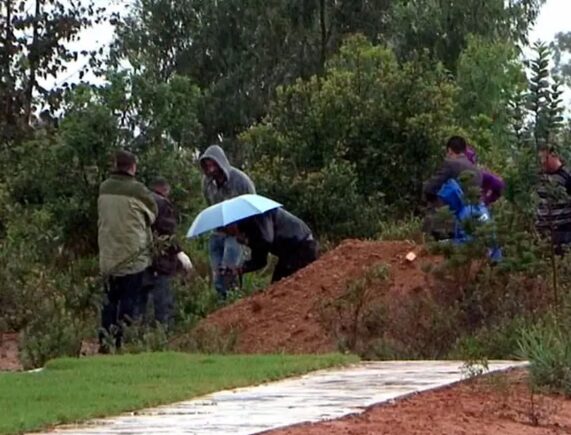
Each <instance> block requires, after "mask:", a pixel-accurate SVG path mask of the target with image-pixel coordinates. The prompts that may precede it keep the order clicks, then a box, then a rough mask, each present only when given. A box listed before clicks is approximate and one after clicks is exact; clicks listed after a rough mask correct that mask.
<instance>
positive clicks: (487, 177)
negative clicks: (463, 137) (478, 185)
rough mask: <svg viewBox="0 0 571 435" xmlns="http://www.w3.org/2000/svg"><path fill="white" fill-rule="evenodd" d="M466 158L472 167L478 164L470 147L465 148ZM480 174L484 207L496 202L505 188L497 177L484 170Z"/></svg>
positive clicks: (476, 157) (502, 181)
mask: <svg viewBox="0 0 571 435" xmlns="http://www.w3.org/2000/svg"><path fill="white" fill-rule="evenodd" d="M466 158H467V159H468V160H470V161H471V162H472V163H473V164H474V165H476V164H478V156H477V154H476V151H475V150H474V148H472V147H471V146H468V147H467V148H466ZM481 174H482V201H483V202H484V204H485V205H486V206H489V205H490V204H492V203H494V202H496V201H497V200H498V199H499V198H500V196H502V193H503V191H504V189H505V187H506V183H505V182H504V180H503V179H502V177H500V176H499V175H496V174H494V173H493V172H490V171H488V170H485V169H481Z"/></svg>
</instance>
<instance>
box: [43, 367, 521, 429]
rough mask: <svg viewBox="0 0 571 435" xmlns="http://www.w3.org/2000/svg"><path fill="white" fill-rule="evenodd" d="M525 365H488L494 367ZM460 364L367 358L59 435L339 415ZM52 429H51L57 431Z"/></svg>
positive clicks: (255, 424) (451, 375)
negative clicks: (370, 360)
mask: <svg viewBox="0 0 571 435" xmlns="http://www.w3.org/2000/svg"><path fill="white" fill-rule="evenodd" d="M522 365H525V363H519V362H514V361H494V362H490V364H489V370H490V371H497V370H504V369H507V368H511V367H517V366H522ZM462 367H463V364H462V363H461V362H457V361H389V362H363V363H359V364H356V365H354V366H351V367H347V368H342V369H333V370H322V371H319V372H314V373H310V374H307V375H305V376H302V377H298V378H293V379H286V380H283V381H279V382H273V383H270V384H265V385H260V386H257V387H249V388H240V389H236V390H231V391H221V392H218V393H214V394H210V395H208V396H203V397H201V398H197V399H194V400H189V401H185V402H179V403H174V404H171V405H165V406H161V407H158V408H152V409H145V410H141V411H137V412H136V413H129V414H125V415H121V416H118V417H113V418H108V419H103V420H94V421H90V422H87V423H85V424H83V425H80V426H74V427H62V428H59V429H57V430H56V431H54V432H55V433H61V434H77V435H87V434H93V435H95V434H112V435H114V434H170V435H175V434H204V435H210V434H233V435H239V434H253V433H258V432H262V431H265V430H270V429H275V428H278V427H282V426H289V425H292V424H297V423H302V422H315V421H320V420H325V419H332V418H339V417H342V416H344V415H347V414H350V413H355V412H361V411H363V410H364V409H365V408H366V407H368V406H370V405H373V404H375V403H380V402H385V401H389V400H392V399H396V398H399V397H403V396H406V395H409V394H412V393H417V392H420V391H425V390H429V389H433V388H438V387H442V386H445V385H448V384H451V383H454V382H457V381H460V380H462V379H463V378H465V375H466V373H465V370H463V368H462ZM54 432H50V433H52V434H53V433H54Z"/></svg>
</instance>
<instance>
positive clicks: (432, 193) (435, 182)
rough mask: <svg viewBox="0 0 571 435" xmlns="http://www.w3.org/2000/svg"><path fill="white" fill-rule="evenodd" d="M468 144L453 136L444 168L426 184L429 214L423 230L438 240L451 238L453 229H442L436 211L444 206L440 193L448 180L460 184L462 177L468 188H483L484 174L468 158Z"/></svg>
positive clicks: (424, 188) (424, 189)
mask: <svg viewBox="0 0 571 435" xmlns="http://www.w3.org/2000/svg"><path fill="white" fill-rule="evenodd" d="M466 151H467V143H466V140H465V139H464V138H463V137H461V136H452V137H451V138H450V139H449V140H448V142H447V144H446V152H447V156H446V159H445V160H444V163H443V164H442V166H441V167H440V168H439V169H438V171H437V172H436V174H434V175H433V176H432V177H431V178H430V179H429V180H428V181H426V182H425V183H424V187H423V193H424V197H425V198H426V201H427V202H428V213H427V215H426V218H425V220H424V224H423V230H424V232H426V233H429V234H431V235H432V236H434V237H435V238H436V239H442V238H449V237H450V235H451V228H445V227H442V228H440V226H441V225H439V224H438V222H437V220H438V219H437V216H436V209H437V208H438V207H439V206H440V205H442V204H441V203H440V201H439V199H438V192H439V191H440V189H441V188H442V186H443V185H444V184H445V183H446V182H447V181H448V180H451V179H453V180H456V181H458V182H460V176H461V175H464V176H466V177H467V179H468V182H467V183H468V186H473V187H476V188H480V189H481V186H482V173H481V171H480V170H479V169H478V167H477V166H476V165H475V164H474V163H472V162H471V161H470V160H469V159H468V157H467V156H466Z"/></svg>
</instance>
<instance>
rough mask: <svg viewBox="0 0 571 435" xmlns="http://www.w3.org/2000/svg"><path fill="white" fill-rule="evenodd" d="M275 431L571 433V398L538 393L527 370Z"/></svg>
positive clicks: (314, 434)
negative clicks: (352, 413) (530, 383)
mask: <svg viewBox="0 0 571 435" xmlns="http://www.w3.org/2000/svg"><path fill="white" fill-rule="evenodd" d="M267 433H268V434H272V435H326V434H327V435H329V434H330V435H342V434H343V435H349V434H350V435H365V434H367V435H368V434H379V435H382V434H386V435H389V434H390V435H394V434H398V435H421V434H422V435H424V434H431V435H435V434H436V435H440V434H442V435H445V434H446V435H455V434H458V435H484V434H486V435H488V434H489V435H496V434H502V435H546V434H570V433H571V400H567V399H565V398H563V397H561V396H554V395H546V394H536V395H535V396H534V399H533V403H532V401H531V395H530V391H529V388H528V383H527V376H526V374H525V371H523V370H517V371H514V372H512V373H510V374H509V375H498V376H493V377H490V378H484V379H480V380H476V381H470V382H467V383H462V384H459V385H456V386H453V387H448V388H444V389H441V390H438V391H433V392H429V393H422V394H419V395H416V396H412V397H410V398H407V399H404V400H401V401H398V402H396V403H394V404H392V405H379V406H373V407H371V408H370V409H368V410H367V411H366V412H365V413H363V414H360V415H356V416H350V417H346V418H342V419H339V420H333V421H329V422H324V423H317V424H308V425H300V426H295V427H290V428H286V429H281V430H276V431H271V432H267Z"/></svg>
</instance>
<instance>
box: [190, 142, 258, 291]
mask: <svg viewBox="0 0 571 435" xmlns="http://www.w3.org/2000/svg"><path fill="white" fill-rule="evenodd" d="M199 161H200V167H201V169H202V172H203V173H204V177H203V179H202V193H203V195H204V198H205V199H206V202H207V203H208V205H213V204H217V203H219V202H222V201H224V200H226V199H230V198H234V197H236V196H240V195H245V194H248V193H256V188H255V186H254V183H253V182H252V180H251V179H250V177H248V176H247V175H246V174H245V173H244V172H242V171H240V170H239V169H237V168H235V167H233V166H232V165H230V162H229V161H228V158H227V157H226V154H225V153H224V150H223V149H222V148H221V147H220V146H218V145H211V146H209V147H208V148H207V149H206V151H204V154H202V156H200V159H199ZM209 255H210V266H211V268H212V272H213V275H214V287H215V289H216V291H217V293H218V295H219V296H220V298H222V299H225V298H226V296H227V294H228V290H230V289H231V288H232V287H234V286H236V284H237V276H235V274H234V273H233V271H235V270H238V269H239V268H240V266H241V264H242V262H243V249H242V246H241V245H240V243H238V241H237V240H236V238H235V237H233V236H230V235H228V234H225V233H223V232H221V231H215V232H214V233H213V234H212V236H211V238H210V244H209Z"/></svg>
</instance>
